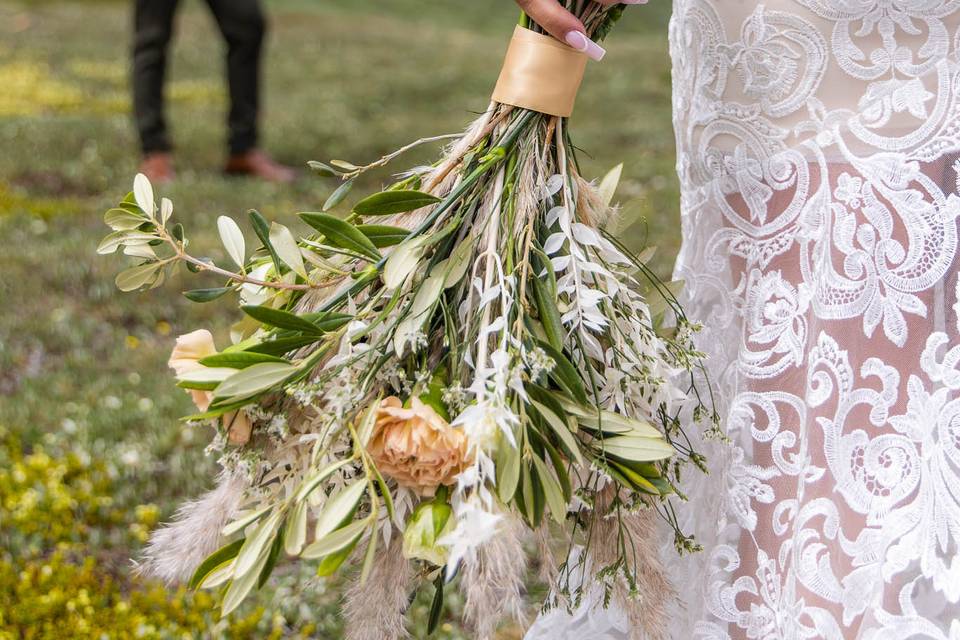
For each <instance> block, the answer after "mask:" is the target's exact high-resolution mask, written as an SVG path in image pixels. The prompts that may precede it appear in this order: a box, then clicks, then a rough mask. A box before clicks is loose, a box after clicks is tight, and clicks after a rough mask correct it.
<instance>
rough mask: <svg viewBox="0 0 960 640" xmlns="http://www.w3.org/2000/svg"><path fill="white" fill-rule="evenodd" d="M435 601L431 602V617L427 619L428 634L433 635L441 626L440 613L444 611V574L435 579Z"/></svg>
mask: <svg viewBox="0 0 960 640" xmlns="http://www.w3.org/2000/svg"><path fill="white" fill-rule="evenodd" d="M433 587H434V589H435V591H434V592H433V602H432V603H431V604H430V617H429V618H428V619H427V635H432V634H433V632H434V631H436V630H437V627H438V626H440V614H442V613H443V574H441V575H439V576H437V579H436V580H434V581H433Z"/></svg>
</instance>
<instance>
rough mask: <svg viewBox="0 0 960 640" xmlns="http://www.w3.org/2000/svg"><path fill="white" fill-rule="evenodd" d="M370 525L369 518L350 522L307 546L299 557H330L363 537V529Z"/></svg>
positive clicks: (309, 558)
mask: <svg viewBox="0 0 960 640" xmlns="http://www.w3.org/2000/svg"><path fill="white" fill-rule="evenodd" d="M371 524H372V521H371V520H370V518H369V517H368V518H366V519H365V520H357V521H356V522H351V523H350V524H348V525H347V526H345V527H343V528H342V529H337V530H336V531H334V532H333V533H331V534H330V535H328V536H326V537H325V538H323V539H322V540H317V541H316V542H314V543H313V544H311V545H308V546H307V548H306V549H304V550H303V552H301V553H300V557H301V558H306V559H308V560H311V559H315V558H322V557H324V556H328V555H330V554H331V553H336V552H337V551H340V550H341V549H345V548H347V547H349V546H350V545H351V544H353V543H354V542H355V541H356V540H357V539H358V538H359V537H360V536H361V535H363V531H364V529H366V528H367V527H369V526H370V525H371Z"/></svg>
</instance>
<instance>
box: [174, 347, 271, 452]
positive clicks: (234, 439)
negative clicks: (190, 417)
mask: <svg viewBox="0 0 960 640" xmlns="http://www.w3.org/2000/svg"><path fill="white" fill-rule="evenodd" d="M216 353H217V346H216V344H214V342H213V334H211V333H210V332H209V331H207V330H206V329H198V330H197V331H193V332H191V333H188V334H185V335H182V336H180V337H179V338H177V343H176V344H175V345H174V346H173V352H172V353H171V354H170V360H168V361H167V364H168V365H169V366H170V368H171V369H173V370H174V371H175V372H176V374H177V376H185V375H188V374H190V373H191V372H193V371H197V370H198V369H203V365H202V364H200V361H201V360H203V359H204V358H206V357H207V356H212V355H214V354H216ZM187 391H189V392H190V396H191V397H192V398H193V403H194V404H195V405H197V409H199V410H200V411H206V410H207V409H208V408H209V407H210V403H211V402H213V393H212V392H210V391H202V390H200V389H188V390H187ZM223 424H224V425H225V426H226V428H227V439H228V440H230V443H231V444H236V445H242V444H246V443H247V442H248V441H249V440H250V432H251V431H252V430H253V425H251V424H250V420H249V419H248V418H247V414H246V413H245V412H243V411H232V412H230V413H227V414H225V415H224V416H223Z"/></svg>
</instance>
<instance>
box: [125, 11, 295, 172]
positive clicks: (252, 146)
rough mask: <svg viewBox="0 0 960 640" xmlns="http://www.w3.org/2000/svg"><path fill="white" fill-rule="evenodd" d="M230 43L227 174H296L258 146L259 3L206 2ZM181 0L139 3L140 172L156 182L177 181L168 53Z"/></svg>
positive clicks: (136, 18) (135, 100) (136, 60)
mask: <svg viewBox="0 0 960 640" xmlns="http://www.w3.org/2000/svg"><path fill="white" fill-rule="evenodd" d="M206 3H207V5H208V6H209V7H210V11H211V12H212V13H213V17H214V18H215V19H216V22H217V26H218V27H219V29H220V32H221V34H222V35H223V39H224V40H225V41H226V45H227V80H228V83H229V89H230V111H229V116H228V126H229V130H230V133H229V152H230V155H229V158H228V159H227V163H226V166H225V168H224V170H225V171H226V173H228V174H231V175H249V176H255V177H257V178H261V179H263V180H267V181H270V182H291V181H292V180H293V179H294V178H295V176H296V174H295V172H294V171H293V170H292V169H291V168H289V167H285V166H283V165H281V164H279V163H277V162H275V161H274V160H273V159H271V158H270V156H269V155H267V154H266V153H265V152H264V151H262V150H260V149H259V148H258V147H257V143H258V131H257V125H258V122H257V120H258V113H259V106H260V58H261V51H262V47H263V40H264V35H265V32H266V20H265V18H264V14H263V10H262V8H261V7H260V2H259V0H206ZM178 5H179V0H136V7H135V10H134V14H135V15H134V28H135V33H134V46H133V103H134V113H135V117H136V125H137V131H138V133H139V135H140V145H141V150H142V152H143V160H142V162H141V165H140V171H141V172H142V173H144V174H146V175H147V177H148V178H150V180H151V181H153V182H155V183H164V182H169V181H170V180H172V179H173V177H174V168H173V156H172V154H171V150H172V148H173V146H172V144H171V142H170V137H169V133H168V131H167V123H166V118H165V116H164V80H165V77H166V70H167V51H168V49H169V45H170V40H171V38H172V36H173V30H174V18H175V14H176V11H177V6H178Z"/></svg>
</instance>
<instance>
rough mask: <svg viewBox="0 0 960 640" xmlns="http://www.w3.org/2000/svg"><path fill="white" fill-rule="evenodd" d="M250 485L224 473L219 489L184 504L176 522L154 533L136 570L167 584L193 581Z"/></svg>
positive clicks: (218, 543) (217, 545)
mask: <svg viewBox="0 0 960 640" xmlns="http://www.w3.org/2000/svg"><path fill="white" fill-rule="evenodd" d="M248 486H249V483H248V481H247V479H246V478H245V477H244V476H243V475H242V474H234V473H228V472H223V473H222V474H221V475H220V478H219V479H218V483H217V487H216V488H215V489H213V490H212V491H208V492H207V493H205V494H204V495H202V496H201V497H200V498H199V499H197V500H194V501H192V502H187V503H185V504H184V505H182V506H181V507H180V508H179V509H178V510H177V512H176V514H175V515H174V518H173V521H172V522H170V523H168V524H166V525H164V526H163V527H161V528H159V529H157V530H156V531H154V532H153V534H151V536H150V541H149V542H148V543H147V547H146V549H144V551H143V559H142V561H141V562H140V563H138V564H137V566H136V569H135V571H136V573H137V574H139V575H143V576H148V577H153V578H160V579H161V580H163V581H164V582H166V583H167V584H173V583H176V582H185V581H186V580H189V579H190V576H191V575H192V574H193V572H194V570H195V569H196V568H197V567H198V566H199V565H200V563H201V562H203V560H204V558H206V557H207V556H208V555H210V554H211V553H213V552H214V551H216V550H217V548H218V547H219V546H220V539H221V537H222V536H221V533H220V532H221V531H222V530H223V527H224V526H226V525H227V524H228V523H229V522H230V521H231V520H232V519H233V516H234V515H235V514H236V511H237V508H238V507H239V506H240V501H241V499H242V498H243V493H244V491H246V489H247V487H248Z"/></svg>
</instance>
